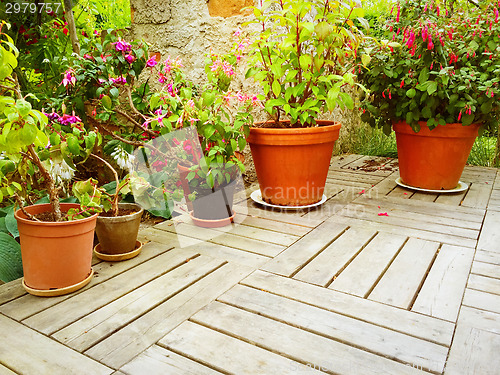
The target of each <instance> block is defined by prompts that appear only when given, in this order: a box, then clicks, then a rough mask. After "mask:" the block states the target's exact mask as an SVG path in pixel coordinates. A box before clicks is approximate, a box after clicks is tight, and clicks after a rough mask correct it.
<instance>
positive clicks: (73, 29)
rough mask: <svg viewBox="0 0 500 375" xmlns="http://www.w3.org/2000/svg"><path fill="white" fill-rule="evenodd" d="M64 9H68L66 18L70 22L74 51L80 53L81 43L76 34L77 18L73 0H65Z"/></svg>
mask: <svg viewBox="0 0 500 375" xmlns="http://www.w3.org/2000/svg"><path fill="white" fill-rule="evenodd" d="M64 10H65V11H66V14H65V16H66V17H65V18H66V21H67V22H68V29H69V36H70V38H71V45H72V47H73V52H75V53H77V54H78V55H79V54H80V43H79V42H78V36H77V35H76V26H75V19H74V17H73V2H72V1H71V0H64Z"/></svg>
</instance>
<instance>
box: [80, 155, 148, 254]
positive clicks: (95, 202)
mask: <svg viewBox="0 0 500 375" xmlns="http://www.w3.org/2000/svg"><path fill="white" fill-rule="evenodd" d="M116 152H117V151H115V153H116ZM125 152H126V151H124V150H123V151H122V154H121V155H119V157H120V158H122V159H124V158H133V156H132V155H124V154H123V153H125ZM92 156H93V157H95V158H97V159H98V160H99V161H100V162H101V163H103V164H104V165H106V166H107V167H108V168H109V169H110V170H111V171H112V173H113V175H114V177H115V181H114V182H115V184H114V192H108V191H107V190H106V189H105V188H104V187H103V186H99V183H98V181H97V180H95V179H93V178H89V179H87V180H85V181H78V182H75V183H74V184H73V194H74V196H75V197H77V198H78V199H79V201H80V202H81V203H82V204H84V205H85V206H87V207H92V210H93V212H98V213H99V216H98V217H97V224H96V228H95V232H96V235H97V238H98V240H99V243H98V244H97V245H96V246H95V248H94V253H95V254H96V256H97V257H98V258H99V259H102V260H107V261H121V260H126V259H131V258H133V257H135V256H137V255H139V253H140V252H141V249H142V243H141V242H140V241H138V240H137V235H138V233H139V226H140V223H141V217H142V214H143V212H144V210H143V208H142V207H141V206H140V205H138V204H136V203H124V202H119V201H120V197H124V196H126V195H127V194H128V193H130V191H131V189H130V181H131V179H132V177H131V176H129V175H127V176H126V177H125V178H124V179H123V180H122V181H121V182H120V180H119V178H118V173H117V172H116V170H115V168H113V166H112V165H111V164H110V163H109V162H108V161H106V160H105V159H103V158H101V157H100V156H97V155H95V154H92ZM114 156H118V155H117V154H115V155H114Z"/></svg>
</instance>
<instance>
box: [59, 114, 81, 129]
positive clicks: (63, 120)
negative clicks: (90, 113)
mask: <svg viewBox="0 0 500 375" xmlns="http://www.w3.org/2000/svg"><path fill="white" fill-rule="evenodd" d="M57 121H58V122H59V123H60V124H62V125H67V126H70V125H74V124H78V123H81V122H82V119H81V118H80V117H78V116H75V112H74V111H73V114H72V115H68V114H64V115H62V116H60V117H59V118H58V119H57Z"/></svg>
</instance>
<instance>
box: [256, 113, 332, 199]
mask: <svg viewBox="0 0 500 375" xmlns="http://www.w3.org/2000/svg"><path fill="white" fill-rule="evenodd" d="M317 123H318V125H319V126H318V127H314V128H283V129H275V128H251V129H250V135H249V137H248V143H249V144H250V149H251V151H252V157H253V161H254V164H255V170H256V172H257V179H258V180H259V185H260V191H261V193H262V199H263V200H264V201H265V202H268V203H271V204H275V205H281V206H304V205H308V204H313V203H317V202H319V201H320V200H321V198H322V196H323V191H324V189H325V182H326V176H327V174H328V167H329V166H330V160H331V157H332V152H333V145H334V143H335V141H336V140H337V139H338V138H339V131H340V124H339V123H335V122H332V121H322V120H318V121H317Z"/></svg>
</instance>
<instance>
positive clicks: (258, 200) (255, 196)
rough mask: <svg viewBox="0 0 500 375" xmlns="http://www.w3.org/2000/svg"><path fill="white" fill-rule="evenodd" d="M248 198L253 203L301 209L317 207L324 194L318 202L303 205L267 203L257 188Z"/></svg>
mask: <svg viewBox="0 0 500 375" xmlns="http://www.w3.org/2000/svg"><path fill="white" fill-rule="evenodd" d="M250 198H252V200H253V201H254V202H255V203H258V204H261V205H263V206H267V207H273V208H279V209H282V210H302V209H304V208H311V207H317V206H320V205H322V204H323V203H325V202H326V195H325V194H323V197H322V198H321V200H320V201H319V202H316V203H313V204H308V205H305V206H280V205H277V204H271V203H267V202H266V201H264V200H263V199H262V193H261V192H260V189H257V190H255V191H254V192H252V194H250Z"/></svg>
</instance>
